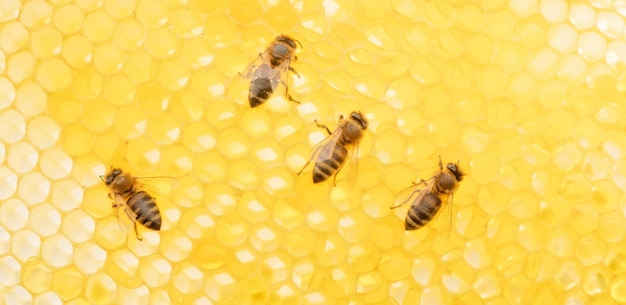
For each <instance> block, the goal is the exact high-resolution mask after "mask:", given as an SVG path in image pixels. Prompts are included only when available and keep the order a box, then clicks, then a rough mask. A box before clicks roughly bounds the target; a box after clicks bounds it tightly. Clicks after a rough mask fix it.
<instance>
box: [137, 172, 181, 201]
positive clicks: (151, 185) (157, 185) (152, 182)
mask: <svg viewBox="0 0 626 305" xmlns="http://www.w3.org/2000/svg"><path fill="white" fill-rule="evenodd" d="M135 181H136V182H138V183H139V185H140V189H142V190H144V191H146V192H148V193H149V194H150V195H151V196H152V197H155V198H156V196H159V195H166V194H170V193H171V192H172V190H173V189H174V187H176V186H177V185H178V183H179V180H178V179H177V178H174V177H169V176H155V177H135Z"/></svg>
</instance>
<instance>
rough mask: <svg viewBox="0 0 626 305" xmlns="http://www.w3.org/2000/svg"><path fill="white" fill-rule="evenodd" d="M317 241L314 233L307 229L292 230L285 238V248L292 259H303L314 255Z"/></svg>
mask: <svg viewBox="0 0 626 305" xmlns="http://www.w3.org/2000/svg"><path fill="white" fill-rule="evenodd" d="M316 241H317V237H316V236H315V234H314V232H313V231H311V230H309V229H307V228H305V227H300V228H297V229H294V230H291V231H290V232H289V233H287V234H286V235H285V237H284V243H285V248H286V249H287V251H288V252H289V254H291V256H292V257H303V256H306V255H308V254H310V253H312V252H313V251H314V250H315V244H316Z"/></svg>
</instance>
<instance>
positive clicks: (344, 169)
mask: <svg viewBox="0 0 626 305" xmlns="http://www.w3.org/2000/svg"><path fill="white" fill-rule="evenodd" d="M358 171H359V143H356V144H354V145H353V146H352V148H348V156H346V162H344V164H343V165H342V166H341V167H340V168H339V170H338V171H337V176H341V178H340V180H341V181H342V182H341V184H343V185H344V186H346V187H347V188H352V187H353V186H354V184H355V182H356V177H357V173H358Z"/></svg>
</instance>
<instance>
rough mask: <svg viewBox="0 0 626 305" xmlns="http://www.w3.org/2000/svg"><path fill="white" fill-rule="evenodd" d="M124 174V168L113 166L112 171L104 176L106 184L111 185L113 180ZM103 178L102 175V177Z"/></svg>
mask: <svg viewBox="0 0 626 305" xmlns="http://www.w3.org/2000/svg"><path fill="white" fill-rule="evenodd" d="M121 174H122V170H121V169H119V168H113V167H112V168H111V171H110V172H109V173H108V174H107V175H106V177H105V178H104V184H105V185H106V186H110V185H111V183H113V180H115V178H116V177H117V176H119V175H121ZM100 178H102V177H100Z"/></svg>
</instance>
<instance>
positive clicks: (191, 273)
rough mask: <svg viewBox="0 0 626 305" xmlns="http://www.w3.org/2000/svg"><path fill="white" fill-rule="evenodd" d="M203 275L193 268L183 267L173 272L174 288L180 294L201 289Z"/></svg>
mask: <svg viewBox="0 0 626 305" xmlns="http://www.w3.org/2000/svg"><path fill="white" fill-rule="evenodd" d="M203 279H204V275H203V274H202V272H201V271H200V270H199V269H198V268H196V267H195V266H185V267H183V268H180V269H179V270H178V272H176V271H175V272H174V274H173V277H172V280H173V282H174V286H175V287H176V289H178V291H180V292H182V293H185V294H187V293H194V292H196V291H198V290H200V289H201V288H202V282H203Z"/></svg>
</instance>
